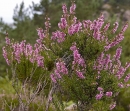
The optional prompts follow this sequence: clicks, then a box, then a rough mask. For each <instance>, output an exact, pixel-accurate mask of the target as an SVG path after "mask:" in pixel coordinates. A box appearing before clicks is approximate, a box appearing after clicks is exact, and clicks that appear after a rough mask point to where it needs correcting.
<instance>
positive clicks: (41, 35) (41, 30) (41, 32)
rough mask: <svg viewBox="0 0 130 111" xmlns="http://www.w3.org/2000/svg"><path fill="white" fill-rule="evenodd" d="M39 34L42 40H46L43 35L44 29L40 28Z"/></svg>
mask: <svg viewBox="0 0 130 111" xmlns="http://www.w3.org/2000/svg"><path fill="white" fill-rule="evenodd" d="M37 32H38V36H39V38H40V39H44V38H45V34H44V33H43V29H41V28H39V29H37Z"/></svg>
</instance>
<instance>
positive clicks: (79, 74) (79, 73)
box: [76, 71, 85, 79]
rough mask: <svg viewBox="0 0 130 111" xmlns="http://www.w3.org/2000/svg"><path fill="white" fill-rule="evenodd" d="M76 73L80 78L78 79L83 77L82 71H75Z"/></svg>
mask: <svg viewBox="0 0 130 111" xmlns="http://www.w3.org/2000/svg"><path fill="white" fill-rule="evenodd" d="M76 73H77V76H78V77H79V78H80V79H85V76H84V75H83V72H81V71H76Z"/></svg>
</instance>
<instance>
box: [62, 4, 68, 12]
mask: <svg viewBox="0 0 130 111" xmlns="http://www.w3.org/2000/svg"><path fill="white" fill-rule="evenodd" d="M62 10H63V13H64V14H67V12H68V11H67V7H66V4H63V5H62Z"/></svg>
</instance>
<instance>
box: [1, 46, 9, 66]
mask: <svg viewBox="0 0 130 111" xmlns="http://www.w3.org/2000/svg"><path fill="white" fill-rule="evenodd" d="M2 50H3V57H4V58H5V60H6V63H7V64H8V65H10V60H9V59H8V53H7V51H6V49H5V47H3V48H2Z"/></svg>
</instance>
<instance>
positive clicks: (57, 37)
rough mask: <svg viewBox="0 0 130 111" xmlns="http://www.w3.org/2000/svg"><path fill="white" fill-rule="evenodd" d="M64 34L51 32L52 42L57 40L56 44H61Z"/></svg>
mask: <svg viewBox="0 0 130 111" xmlns="http://www.w3.org/2000/svg"><path fill="white" fill-rule="evenodd" d="M65 36H66V34H65V33H63V32H60V31H56V32H52V37H51V38H52V40H57V42H58V43H61V42H63V41H64V40H65Z"/></svg>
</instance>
